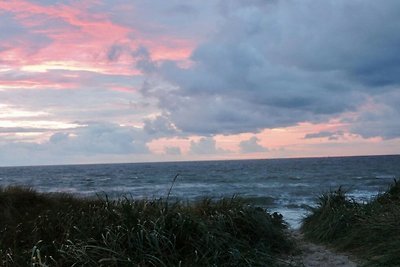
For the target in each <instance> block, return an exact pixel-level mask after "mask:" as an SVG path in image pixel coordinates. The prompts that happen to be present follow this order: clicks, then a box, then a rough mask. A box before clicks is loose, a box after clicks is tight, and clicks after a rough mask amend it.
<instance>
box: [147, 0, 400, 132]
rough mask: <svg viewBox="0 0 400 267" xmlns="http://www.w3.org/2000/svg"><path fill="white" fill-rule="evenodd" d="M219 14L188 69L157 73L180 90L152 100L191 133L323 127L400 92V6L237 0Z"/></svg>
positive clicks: (172, 67)
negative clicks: (216, 24)
mask: <svg viewBox="0 0 400 267" xmlns="http://www.w3.org/2000/svg"><path fill="white" fill-rule="evenodd" d="M220 10H221V14H222V18H223V19H222V22H221V23H220V24H219V28H218V29H217V30H216V34H215V35H213V37H212V38H210V39H209V40H207V41H206V42H203V43H202V44H200V45H199V46H198V47H197V48H196V49H195V50H194V52H193V54H192V57H191V59H192V62H193V64H192V65H191V66H190V67H180V66H179V64H178V63H176V62H171V61H170V62H163V63H162V64H161V66H160V67H159V68H158V70H157V71H158V74H159V75H161V76H162V77H163V78H164V79H165V80H166V81H168V82H169V83H170V84H171V85H172V86H174V89H172V90H171V89H168V90H156V89H154V88H153V90H155V91H156V92H154V95H157V97H158V99H159V106H160V108H161V109H162V110H163V111H165V112H166V113H168V114H169V117H170V119H171V121H172V122H173V123H174V124H175V125H176V127H177V128H179V129H180V130H182V131H184V132H188V133H196V134H202V135H207V134H217V133H224V134H229V133H240V132H249V131H250V132H256V131H258V130H260V129H263V128H273V127H284V126H290V125H295V124H297V123H299V122H305V121H308V122H324V121H327V120H329V119H330V118H332V117H337V116H339V115H341V114H343V113H345V112H348V111H358V109H359V108H360V106H361V105H362V104H363V103H364V102H365V101H366V100H367V99H369V100H371V99H372V100H375V99H378V98H377V97H378V96H379V95H380V94H382V93H384V92H388V91H389V92H390V91H393V90H398V89H397V88H398V86H399V84H400V78H399V77H400V72H399V70H400V54H399V53H398V47H400V34H398V33H399V32H400V17H399V16H398V15H397V10H400V2H398V1H385V2H384V3H382V2H377V1H344V0H339V1H300V2H299V1H297V2H296V1H249V2H248V1H232V2H229V4H225V5H224V4H221V7H220ZM149 91H151V90H149V89H148V88H147V91H146V92H149ZM382 101H386V100H382ZM385 105H389V106H391V105H392V104H390V103H386V104H385ZM394 112H397V111H394ZM396 114H398V113H396ZM399 115H400V114H399ZM383 131H384V130H383ZM399 134H400V133H399Z"/></svg>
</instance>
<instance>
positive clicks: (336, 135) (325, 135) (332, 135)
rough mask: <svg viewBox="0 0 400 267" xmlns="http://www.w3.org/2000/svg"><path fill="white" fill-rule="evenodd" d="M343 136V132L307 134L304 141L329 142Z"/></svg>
mask: <svg viewBox="0 0 400 267" xmlns="http://www.w3.org/2000/svg"><path fill="white" fill-rule="evenodd" d="M343 135H344V132H343V131H334V132H330V131H321V132H318V133H309V134H306V135H305V136H304V138H305V139H313V138H328V139H329V140H337V139H339V138H340V137H342V136H343Z"/></svg>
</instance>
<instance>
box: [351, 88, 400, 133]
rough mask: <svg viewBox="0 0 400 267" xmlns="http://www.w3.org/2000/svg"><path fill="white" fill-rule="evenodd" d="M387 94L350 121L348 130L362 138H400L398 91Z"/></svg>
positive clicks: (399, 98) (399, 95)
mask: <svg viewBox="0 0 400 267" xmlns="http://www.w3.org/2000/svg"><path fill="white" fill-rule="evenodd" d="M398 88H399V87H397V90H396V91H392V92H387V93H385V94H382V95H380V96H376V97H375V98H374V102H373V104H371V105H372V106H371V107H370V108H368V109H367V110H366V111H364V112H362V113H361V114H360V116H358V117H357V118H356V119H353V120H352V121H351V128H350V130H351V131H352V132H354V133H357V134H360V135H361V136H363V137H366V138H369V137H382V138H383V139H393V138H398V137H399V136H400V119H399V118H400V105H399V103H400V91H399V89H398Z"/></svg>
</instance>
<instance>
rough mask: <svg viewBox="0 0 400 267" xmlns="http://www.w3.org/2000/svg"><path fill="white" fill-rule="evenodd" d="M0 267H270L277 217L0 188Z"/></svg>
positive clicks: (220, 207)
mask: <svg viewBox="0 0 400 267" xmlns="http://www.w3.org/2000/svg"><path fill="white" fill-rule="evenodd" d="M0 213H1V214H0V260H1V262H0V266H138V267H139V266H140V267H147V266H167V267H172V266H274V265H275V263H276V262H275V259H276V258H278V257H279V256H280V255H283V254H286V253H289V252H291V251H292V250H293V244H292V242H291V240H290V238H289V237H288V236H287V232H286V231H285V228H286V224H285V223H284V222H283V221H282V218H281V216H279V215H278V214H272V215H271V214H269V213H267V212H265V210H263V209H261V208H257V207H253V206H249V205H247V204H246V203H245V202H244V201H243V200H241V199H237V198H232V199H222V200H219V201H211V200H210V199H204V200H203V201H200V202H197V203H193V204H188V203H181V202H176V203H169V204H167V202H166V201H163V200H132V199H128V198H121V199H119V200H109V199H108V198H107V197H104V198H97V199H89V198H85V199H83V198H77V197H73V196H71V195H68V194H43V193H38V192H36V191H33V190H31V189H27V188H21V187H7V188H0Z"/></svg>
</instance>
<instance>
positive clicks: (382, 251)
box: [302, 181, 400, 266]
mask: <svg viewBox="0 0 400 267" xmlns="http://www.w3.org/2000/svg"><path fill="white" fill-rule="evenodd" d="M302 231H303V232H304V234H305V236H306V238H308V239H310V240H312V241H317V242H322V243H326V244H330V245H332V246H334V247H336V248H338V249H339V250H343V251H349V252H351V253H353V254H355V255H357V256H358V257H360V258H361V259H365V260H366V265H367V266H400V183H399V182H397V181H395V183H394V184H393V185H392V186H391V187H390V188H389V189H388V190H387V191H386V192H385V193H383V194H380V195H378V196H377V197H376V198H374V199H373V200H372V201H370V202H369V203H364V204H360V203H356V202H355V201H354V200H352V199H350V198H348V197H346V194H345V192H343V191H342V190H341V189H339V190H337V191H335V192H331V193H328V194H324V195H322V196H321V197H320V198H319V203H318V207H316V208H315V209H313V210H312V213H311V214H310V215H309V216H308V217H307V218H305V219H304V222H303V225H302Z"/></svg>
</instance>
